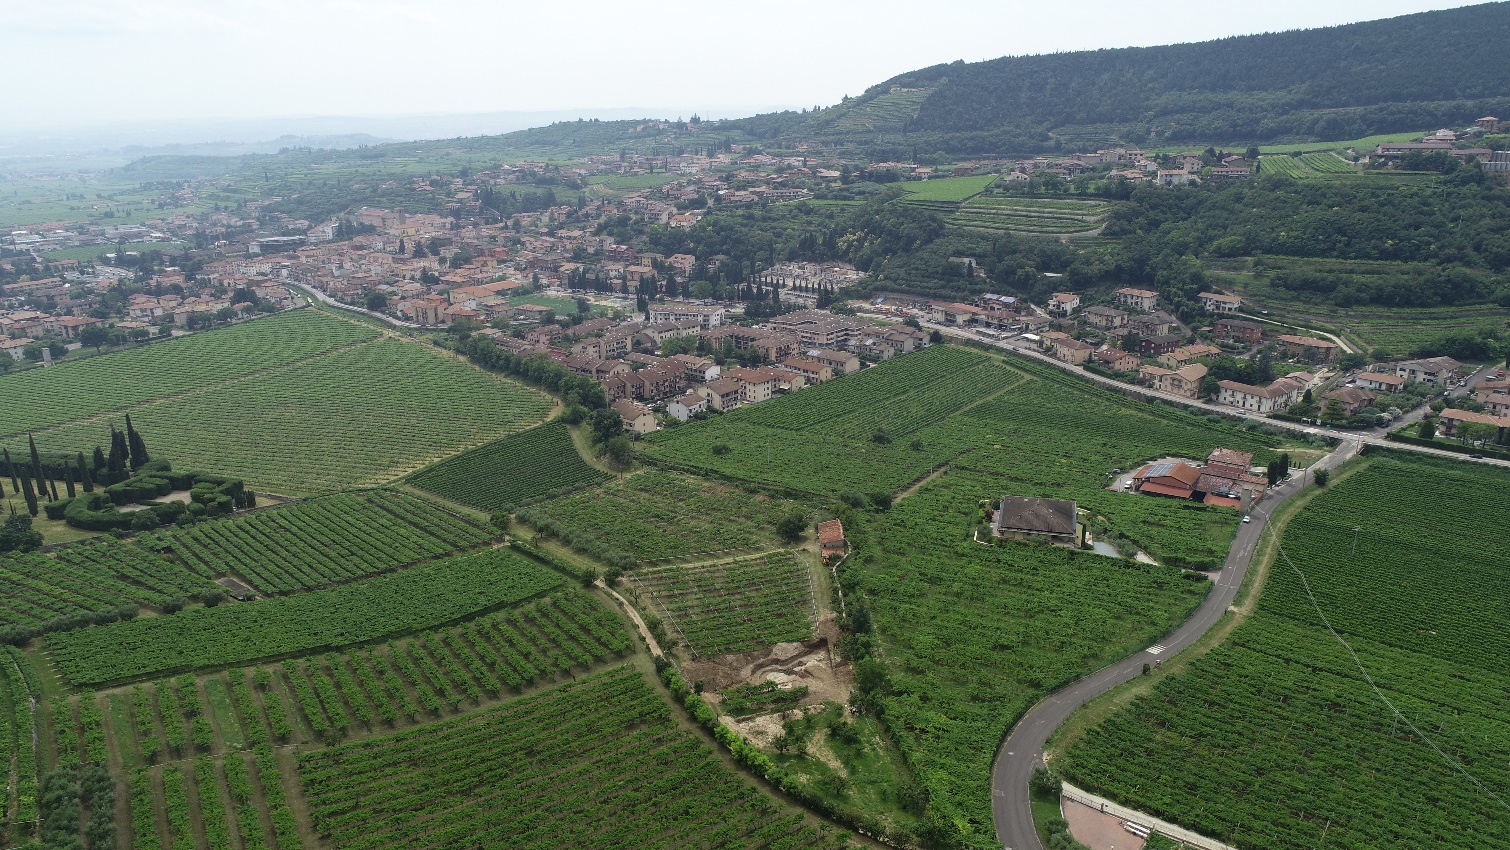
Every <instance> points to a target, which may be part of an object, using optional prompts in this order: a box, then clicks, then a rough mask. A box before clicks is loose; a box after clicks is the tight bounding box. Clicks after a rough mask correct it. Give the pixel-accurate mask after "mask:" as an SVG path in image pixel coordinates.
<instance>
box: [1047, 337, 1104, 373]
mask: <svg viewBox="0 0 1510 850" xmlns="http://www.w3.org/2000/svg"><path fill="white" fill-rule="evenodd" d="M1095 350H1096V347H1095V346H1094V345H1091V344H1090V343H1088V342H1081V341H1080V340H1078V339H1073V338H1071V337H1064V338H1063V339H1056V340H1054V357H1055V358H1057V359H1059V360H1062V361H1064V362H1065V363H1072V364H1074V365H1076V366H1078V365H1080V364H1081V363H1084V362H1085V361H1087V360H1089V359H1090V357H1091V352H1093V351H1095Z"/></svg>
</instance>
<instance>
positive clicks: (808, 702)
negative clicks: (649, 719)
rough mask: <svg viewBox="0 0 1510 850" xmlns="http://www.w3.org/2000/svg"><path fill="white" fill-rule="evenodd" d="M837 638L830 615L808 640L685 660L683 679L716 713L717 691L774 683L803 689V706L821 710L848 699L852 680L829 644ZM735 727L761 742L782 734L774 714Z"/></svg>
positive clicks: (778, 718)
mask: <svg viewBox="0 0 1510 850" xmlns="http://www.w3.org/2000/svg"><path fill="white" fill-rule="evenodd" d="M838 638H839V627H838V624H837V623H836V622H835V621H834V615H833V613H832V612H829V613H826V614H824V615H823V618H822V619H821V620H819V622H818V630H817V637H815V638H813V639H811V640H805V641H791V642H788V643H778V644H776V645H775V646H772V647H767V648H765V649H755V650H751V651H749V652H738V653H732V654H730V655H720V656H716V657H714V658H702V659H697V660H695V661H689V662H687V663H686V665H685V669H684V675H685V676H686V677H687V679H689V680H691V681H694V682H695V681H697V680H698V679H701V680H702V681H703V686H704V690H703V696H704V698H706V699H707V700H708V702H709V703H711V704H712V705H713V707H714V708H715V709H717V708H719V704H720V702H721V700H720V697H719V694H718V691H720V690H723V689H724V688H731V687H734V686H735V685H757V684H760V683H761V682H765V681H767V680H773V681H775V682H776V683H777V686H778V687H781V688H782V689H787V688H795V687H799V686H806V687H807V689H808V692H807V696H805V697H804V698H803V699H802V706H803V707H806V706H821V705H822V704H823V703H825V702H837V703H841V704H842V703H846V702H848V701H849V692H850V689H851V688H853V687H854V683H855V677H854V671H853V670H852V669H851V667H850V665H849V663H848V662H846V661H842V660H840V659H839V658H838V656H837V655H835V654H834V651H833V643H834V641H837V640H838ZM736 725H737V727H738V728H739V729H740V731H744V730H745V729H746V728H748V729H749V730H750V732H751V733H753V734H754V735H755V736H757V737H760V738H761V740H767V739H768V738H774V737H775V736H777V735H780V734H781V719H780V716H779V715H778V714H767V715H764V716H758V717H753V718H748V719H745V720H742V721H738V723H737V724H736ZM768 727H769V728H768ZM772 730H774V731H772ZM767 732H769V735H768V736H767V735H766V733H767Z"/></svg>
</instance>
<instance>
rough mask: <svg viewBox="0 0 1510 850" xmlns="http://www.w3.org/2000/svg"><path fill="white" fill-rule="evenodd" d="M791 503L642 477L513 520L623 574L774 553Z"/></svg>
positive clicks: (696, 482) (670, 476)
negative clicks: (671, 563) (639, 567)
mask: <svg viewBox="0 0 1510 850" xmlns="http://www.w3.org/2000/svg"><path fill="white" fill-rule="evenodd" d="M791 508H792V503H790V502H787V501H784V500H779V499H773V498H770V497H768V496H760V495H756V494H753V493H748V492H745V491H744V490H739V489H736V488H734V487H729V486H726V485H723V484H717V483H714V482H712V481H707V480H704V479H700V478H693V477H692V476H690V475H681V474H678V473H672V472H663V471H660V470H647V471H645V472H640V473H636V474H634V475H630V476H627V477H624V478H620V479H618V480H616V481H612V482H609V483H608V484H604V485H602V486H599V487H594V488H593V489H591V490H585V491H583V492H581V493H577V494H575V495H571V496H564V497H562V498H559V499H555V500H552V501H549V502H543V503H541V504H539V505H535V506H533V507H530V508H523V509H521V510H519V511H517V512H516V514H515V516H517V517H518V518H519V519H521V520H523V521H524V522H527V523H529V524H530V525H532V526H534V527H535V528H536V529H537V530H538V531H540V532H541V533H543V534H545V535H546V536H548V537H555V538H558V539H559V540H560V541H561V542H563V543H565V544H567V545H568V546H571V547H572V548H574V549H577V550H579V551H581V552H584V553H586V554H588V555H592V556H594V557H597V558H598V559H600V560H602V561H605V562H608V563H610V564H613V565H616V566H619V567H621V568H627V567H630V566H633V565H636V564H646V563H652V562H655V561H659V560H672V559H681V558H691V557H698V556H708V555H717V554H721V553H728V552H738V551H741V550H746V551H748V550H753V549H760V548H767V549H773V548H776V545H777V544H776V537H775V526H776V523H777V522H778V521H779V520H780V519H781V517H782V516H783V515H785V514H786V513H787V512H788V511H789V510H790V509H791Z"/></svg>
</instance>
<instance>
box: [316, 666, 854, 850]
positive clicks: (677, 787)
mask: <svg viewBox="0 0 1510 850" xmlns="http://www.w3.org/2000/svg"><path fill="white" fill-rule="evenodd" d="M299 777H300V780H301V782H302V783H303V785H304V788H305V793H306V794H307V796H308V798H309V805H310V810H311V814H312V816H313V818H314V823H315V827H316V829H317V831H318V832H319V835H320V839H321V840H322V842H325V843H328V844H330V845H332V846H337V847H341V848H344V850H380V848H390V847H391V848H405V850H411V849H412V850H418V848H439V847H463V846H465V847H483V846H507V847H517V848H528V847H542V848H544V847H549V848H557V847H573V846H576V847H593V848H603V850H608V848H620V847H622V848H641V847H692V846H702V847H769V848H798V847H801V848H810V847H811V848H826V847H841V846H844V844H845V842H844V841H843V839H842V838H838V837H835V836H832V835H825V834H824V832H823V831H820V830H819V828H818V827H816V826H814V825H812V824H810V823H808V822H806V819H805V818H804V817H802V816H801V815H795V814H787V813H785V812H783V811H782V810H781V809H780V808H779V807H778V806H776V805H775V804H773V803H772V802H771V801H770V800H768V799H766V798H764V797H763V796H761V795H760V793H759V792H758V791H757V790H756V789H755V788H754V786H752V785H751V784H750V783H749V782H748V781H747V780H745V779H743V778H742V777H740V776H739V775H737V774H735V773H733V772H732V771H730V769H729V768H727V767H725V766H724V765H723V764H722V763H721V762H719V761H718V759H716V758H715V757H714V754H713V752H712V751H711V750H710V749H709V748H708V746H707V745H706V744H704V743H702V742H701V741H700V740H698V739H697V738H696V737H695V736H693V735H692V734H691V733H689V732H688V731H686V730H684V729H682V728H680V727H679V726H678V725H677V724H676V723H675V722H674V721H673V720H672V718H671V716H670V709H669V708H668V706H667V705H666V701H665V698H664V697H663V696H662V695H661V694H660V693H658V692H657V691H656V690H654V689H652V688H651V687H650V686H649V685H648V684H647V683H646V681H645V680H644V678H643V677H642V676H641V675H640V673H638V672H637V671H636V670H635V669H634V668H632V667H620V668H617V669H615V670H612V671H610V672H607V673H603V674H599V675H597V676H594V677H592V678H590V679H586V680H582V681H578V682H575V683H571V684H567V685H562V686H559V687H557V688H555V689H553V690H550V691H548V692H545V693H543V694H539V695H537V696H531V697H526V698H524V699H520V700H517V701H515V702H512V703H509V704H507V705H505V706H503V707H501V708H499V709H495V710H492V711H488V712H483V713H478V714H473V715H469V716H467V717H463V718H458V719H455V720H450V721H445V722H443V723H438V724H432V725H429V726H424V727H419V728H415V729H410V730H405V731H402V732H398V733H395V734H392V735H389V736H385V737H382V738H374V739H372V740H368V741H361V742H353V743H349V744H343V745H340V746H336V747H331V748H329V749H324V750H319V751H315V752H310V753H304V754H301V756H300V757H299Z"/></svg>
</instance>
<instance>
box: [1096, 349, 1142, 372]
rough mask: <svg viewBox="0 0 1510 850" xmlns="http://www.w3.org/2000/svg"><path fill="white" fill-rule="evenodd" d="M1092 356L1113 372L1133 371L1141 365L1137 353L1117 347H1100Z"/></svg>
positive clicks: (1099, 363)
mask: <svg viewBox="0 0 1510 850" xmlns="http://www.w3.org/2000/svg"><path fill="white" fill-rule="evenodd" d="M1091 357H1092V358H1093V359H1094V360H1095V361H1096V363H1097V364H1098V365H1100V366H1102V367H1104V368H1107V369H1110V370H1112V371H1113V372H1132V371H1134V370H1136V369H1137V368H1138V365H1139V360H1138V358H1137V357H1136V356H1135V355H1132V354H1129V353H1128V352H1126V351H1122V350H1121V349H1117V348H1102V349H1098V350H1097V351H1095V352H1092V354H1091Z"/></svg>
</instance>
